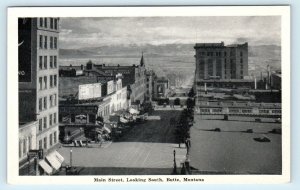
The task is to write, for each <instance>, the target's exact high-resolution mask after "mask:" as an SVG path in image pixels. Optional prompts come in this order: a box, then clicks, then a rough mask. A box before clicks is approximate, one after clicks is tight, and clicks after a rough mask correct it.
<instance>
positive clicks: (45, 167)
mask: <svg viewBox="0 0 300 190" xmlns="http://www.w3.org/2000/svg"><path fill="white" fill-rule="evenodd" d="M39 165H40V166H41V167H42V168H43V170H44V171H45V172H46V173H47V174H49V175H50V174H51V173H52V171H53V169H52V167H51V166H49V165H48V164H47V162H46V161H45V160H41V161H39Z"/></svg>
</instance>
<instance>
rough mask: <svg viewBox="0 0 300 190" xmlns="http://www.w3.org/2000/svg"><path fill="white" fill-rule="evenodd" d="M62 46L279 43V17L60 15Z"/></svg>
mask: <svg viewBox="0 0 300 190" xmlns="http://www.w3.org/2000/svg"><path fill="white" fill-rule="evenodd" d="M60 28H61V32H60V39H59V40H60V46H61V48H63V49H79V48H83V47H100V46H111V45H123V46H128V45H132V44H135V45H145V44H152V45H161V44H195V43H205V42H221V41H224V42H225V44H232V43H244V42H248V43H249V45H250V46H251V45H280V43H281V37H280V36H281V19H280V17H279V16H243V17H242V16H239V17H237V16H235V17H225V16H222V17H203V16H202V17H120V18H112V17H106V18H103V17H102V18H99V17H98V18H97V17H94V18H61V20H60Z"/></svg>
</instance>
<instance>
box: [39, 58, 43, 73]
mask: <svg viewBox="0 0 300 190" xmlns="http://www.w3.org/2000/svg"><path fill="white" fill-rule="evenodd" d="M39 69H40V70H42V69H43V56H39Z"/></svg>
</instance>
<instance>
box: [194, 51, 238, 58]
mask: <svg viewBox="0 0 300 190" xmlns="http://www.w3.org/2000/svg"><path fill="white" fill-rule="evenodd" d="M199 55H202V56H205V55H206V56H216V57H221V56H222V55H224V56H227V52H226V51H225V52H221V51H218V52H212V51H208V52H204V51H202V52H199ZM233 55H234V52H230V56H233ZM240 56H243V52H242V51H241V52H240Z"/></svg>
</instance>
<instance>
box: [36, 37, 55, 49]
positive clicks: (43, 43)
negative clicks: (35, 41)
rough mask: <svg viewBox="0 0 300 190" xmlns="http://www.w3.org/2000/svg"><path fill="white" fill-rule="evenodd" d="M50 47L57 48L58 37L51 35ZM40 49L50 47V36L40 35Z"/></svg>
mask: <svg viewBox="0 0 300 190" xmlns="http://www.w3.org/2000/svg"><path fill="white" fill-rule="evenodd" d="M49 38H50V43H49V48H50V49H57V37H53V36H50V37H49ZM39 44H40V49H48V36H43V35H40V43H39Z"/></svg>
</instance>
